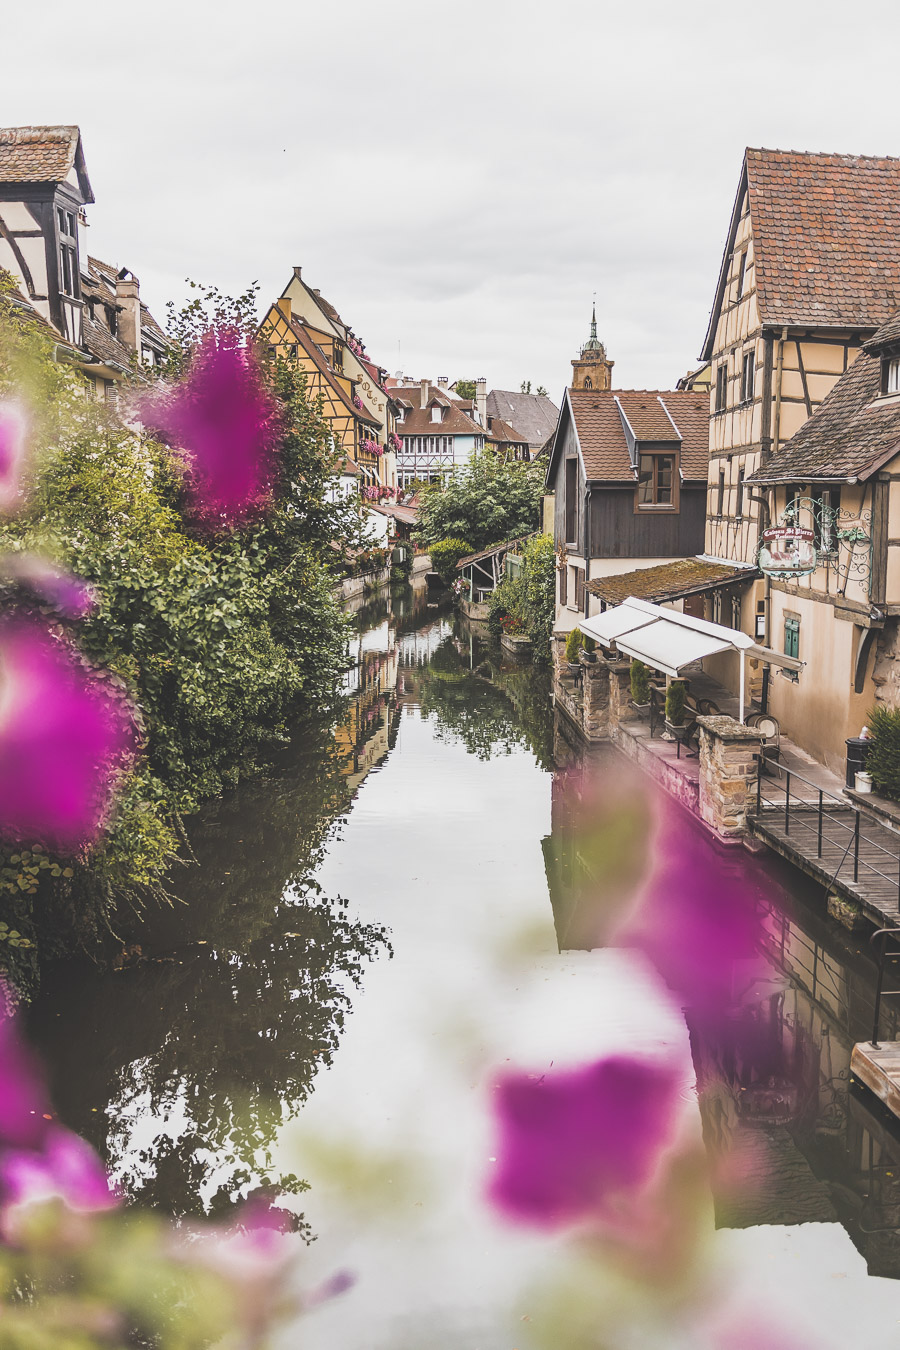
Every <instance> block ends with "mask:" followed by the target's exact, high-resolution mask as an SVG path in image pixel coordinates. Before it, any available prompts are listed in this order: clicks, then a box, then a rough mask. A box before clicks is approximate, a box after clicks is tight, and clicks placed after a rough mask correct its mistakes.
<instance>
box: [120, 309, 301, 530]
mask: <svg viewBox="0 0 900 1350" xmlns="http://www.w3.org/2000/svg"><path fill="white" fill-rule="evenodd" d="M141 417H142V418H143V420H144V421H145V423H146V424H147V425H148V426H151V427H153V428H154V429H155V430H157V431H160V432H162V433H163V434H164V435H165V436H166V438H167V439H168V440H169V441H170V443H171V444H172V445H173V447H174V448H175V449H176V450H177V451H178V452H179V454H180V458H181V461H182V464H183V468H184V472H185V483H186V487H187V491H188V495H189V497H190V499H191V504H192V507H193V510H194V511H195V513H196V514H197V516H198V517H199V518H200V519H202V520H205V521H206V522H207V523H209V524H226V525H236V524H240V523H241V522H243V521H244V520H246V519H248V518H249V517H250V516H252V515H253V514H255V513H256V512H258V511H259V510H261V509H262V508H263V507H264V506H265V505H266V503H267V501H268V499H269V496H270V493H271V480H272V472H273V463H274V450H275V439H276V436H277V416H276V409H275V404H274V402H273V400H272V398H271V397H270V395H269V394H268V392H267V391H266V389H265V386H264V384H263V381H262V376H261V374H260V372H259V370H258V367H257V364H256V360H255V357H254V355H253V353H252V352H251V351H250V350H249V349H247V348H246V347H242V346H239V345H238V341H237V338H236V336H235V335H233V334H222V335H219V336H215V335H213V334H210V335H209V336H208V337H206V338H205V339H204V341H203V343H202V344H201V345H200V348H199V350H198V351H197V353H196V355H195V357H194V359H193V361H192V363H191V368H190V371H189V373H188V375H187V376H186V378H185V379H184V380H183V381H182V382H181V383H180V384H179V385H178V386H176V388H175V389H174V390H171V391H169V392H168V393H167V394H164V395H154V396H151V397H150V398H148V399H145V400H144V401H143V403H142V405H141Z"/></svg>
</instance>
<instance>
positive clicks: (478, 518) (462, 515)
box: [419, 455, 544, 553]
mask: <svg viewBox="0 0 900 1350" xmlns="http://www.w3.org/2000/svg"><path fill="white" fill-rule="evenodd" d="M543 490H544V466H543V465H542V464H541V463H539V462H538V461H537V460H535V461H534V462H533V463H529V464H523V463H520V462H518V461H516V460H512V461H510V462H508V463H505V464H504V463H502V462H501V461H500V460H498V459H497V458H496V457H495V456H492V455H480V456H479V457H478V458H477V459H474V460H473V461H472V462H471V463H470V464H469V465H467V466H466V467H465V468H464V469H460V470H458V471H457V472H456V473H454V474H453V475H451V477H450V478H449V479H448V480H447V482H446V484H438V483H435V484H433V485H432V486H431V487H429V488H428V489H427V490H426V492H425V493H424V495H423V500H422V504H421V506H420V508H419V535H420V537H421V539H422V540H423V542H424V543H425V544H426V545H427V546H429V547H430V546H431V545H432V544H434V543H437V541H438V540H440V539H468V540H469V541H470V543H471V545H472V547H471V549H470V550H469V551H470V552H472V553H477V552H480V551H481V549H484V548H489V547H490V546H491V545H492V544H498V543H503V542H504V541H505V540H507V539H518V538H520V537H521V536H522V535H526V534H530V533H532V531H534V530H536V529H537V528H538V525H539V521H540V504H541V497H542V495H543Z"/></svg>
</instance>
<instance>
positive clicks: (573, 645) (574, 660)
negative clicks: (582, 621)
mask: <svg viewBox="0 0 900 1350" xmlns="http://www.w3.org/2000/svg"><path fill="white" fill-rule="evenodd" d="M580 650H581V629H580V628H573V629H572V631H571V633H570V634H569V636H568V637H567V638H566V664H567V665H568V667H569V674H570V675H579V674H580V673H581V663H580V661H579V660H578V653H579V651H580Z"/></svg>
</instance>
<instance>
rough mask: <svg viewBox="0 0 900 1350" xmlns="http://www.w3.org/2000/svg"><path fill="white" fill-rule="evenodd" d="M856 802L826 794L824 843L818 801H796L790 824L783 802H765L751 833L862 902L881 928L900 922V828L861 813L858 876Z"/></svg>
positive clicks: (750, 821)
mask: <svg viewBox="0 0 900 1350" xmlns="http://www.w3.org/2000/svg"><path fill="white" fill-rule="evenodd" d="M855 817H856V812H855V811H854V810H853V808H852V807H851V806H850V805H847V806H846V807H844V806H841V805H840V804H838V803H837V802H836V801H835V800H834V799H831V800H829V799H828V798H827V797H826V799H825V809H824V810H823V813H822V822H821V846H820V843H819V812H818V809H817V804H816V803H815V802H812V801H810V802H807V803H798V802H792V803H791V807H790V812H789V817H788V821H787V825H786V824H785V813H784V808H783V806H779V805H764V806H763V807H762V810H761V811H760V812H759V813H758V814H751V815H748V819H747V825H748V828H749V830H750V833H751V834H753V835H755V837H756V838H757V839H761V840H763V841H764V842H765V843H767V844H768V845H769V846H770V847H771V848H773V849H774V850H775V851H776V853H780V854H781V856H782V857H783V858H787V859H788V860H789V861H790V862H792V863H794V864H795V866H797V867H799V868H801V869H802V870H803V871H804V872H806V873H807V875H808V876H811V877H814V878H815V879H816V880H817V881H819V882H821V884H822V885H823V886H826V887H827V888H828V889H829V890H833V891H837V892H839V893H840V894H841V895H843V896H845V897H846V898H847V899H849V900H852V901H854V902H855V903H856V904H857V905H859V907H860V909H861V910H862V911H863V912H864V914H865V915H866V916H867V917H868V918H869V919H871V920H872V921H873V923H875V924H876V925H877V926H878V927H879V928H886V927H898V926H900V834H898V833H897V832H896V831H895V830H891V829H888V828H887V827H886V826H884V825H881V824H879V823H878V821H877V820H875V819H874V818H872V817H869V816H866V815H865V814H863V815H861V817H860V829H859V836H860V837H859V866H858V868H857V869H856V879H854V852H855V844H854V824H855Z"/></svg>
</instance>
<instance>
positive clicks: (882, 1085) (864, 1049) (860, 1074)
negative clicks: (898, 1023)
mask: <svg viewBox="0 0 900 1350" xmlns="http://www.w3.org/2000/svg"><path fill="white" fill-rule="evenodd" d="M850 1073H851V1074H852V1075H853V1077H854V1078H858V1079H859V1081H860V1082H861V1083H864V1084H865V1086H866V1087H867V1088H868V1089H869V1091H870V1092H874V1093H875V1096H876V1097H878V1098H879V1100H880V1101H882V1102H884V1104H885V1106H886V1107H887V1108H888V1110H889V1111H891V1112H892V1113H893V1114H894V1115H895V1116H898V1117H900V1042H897V1041H882V1042H881V1043H880V1044H879V1045H878V1046H874V1045H873V1044H872V1042H871V1041H860V1042H858V1044H856V1045H854V1047H853V1053H852V1054H851V1056H850Z"/></svg>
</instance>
